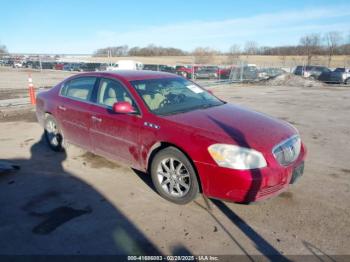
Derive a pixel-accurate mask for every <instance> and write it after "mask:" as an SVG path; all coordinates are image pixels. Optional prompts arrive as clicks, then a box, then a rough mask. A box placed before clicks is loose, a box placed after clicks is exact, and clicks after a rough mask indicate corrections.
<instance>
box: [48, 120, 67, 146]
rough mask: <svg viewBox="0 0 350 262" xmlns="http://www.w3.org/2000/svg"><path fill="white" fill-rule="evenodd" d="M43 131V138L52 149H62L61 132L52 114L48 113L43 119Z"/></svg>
mask: <svg viewBox="0 0 350 262" xmlns="http://www.w3.org/2000/svg"><path fill="white" fill-rule="evenodd" d="M44 133H45V140H46V142H47V144H48V145H49V147H50V148H51V149H52V150H53V151H56V152H59V151H63V150H64V148H63V135H62V132H61V130H60V128H59V126H58V124H57V121H56V119H55V118H54V117H53V116H52V115H48V116H47V117H46V119H45V131H44Z"/></svg>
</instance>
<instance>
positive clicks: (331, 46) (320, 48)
mask: <svg viewBox="0 0 350 262" xmlns="http://www.w3.org/2000/svg"><path fill="white" fill-rule="evenodd" d="M93 55H94V56H183V55H192V56H194V57H195V58H196V60H197V61H198V62H201V61H200V60H208V59H209V58H210V57H212V56H214V55H227V56H229V57H231V59H232V60H234V59H235V57H239V56H240V55H274V56H301V55H303V56H307V60H308V62H309V63H310V61H311V59H312V57H313V56H316V55H323V56H328V60H329V63H330V62H331V60H332V57H333V56H334V55H350V35H349V36H348V38H347V39H345V38H344V36H343V34H342V33H340V32H338V31H331V32H328V33H325V34H323V35H321V34H308V35H305V36H302V37H301V38H300V40H299V44H297V45H288V46H276V47H271V46H260V45H259V44H258V42H256V41H247V42H246V43H245V44H244V46H240V45H237V44H234V45H232V46H231V47H230V48H229V50H228V51H226V52H222V51H219V50H215V49H213V48H209V47H198V48H195V49H194V50H193V51H192V52H187V51H184V50H181V49H179V48H173V47H160V46H156V45H154V44H151V45H148V46H146V47H132V48H129V47H128V46H127V45H122V46H115V47H106V48H101V49H98V50H96V51H95V52H94V54H93Z"/></svg>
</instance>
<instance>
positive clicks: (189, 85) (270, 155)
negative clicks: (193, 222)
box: [36, 70, 306, 204]
mask: <svg viewBox="0 0 350 262" xmlns="http://www.w3.org/2000/svg"><path fill="white" fill-rule="evenodd" d="M36 115H37V118H38V121H39V123H40V124H41V125H42V126H43V128H44V134H45V138H46V141H47V142H48V145H49V146H50V147H51V148H52V149H53V150H55V151H60V150H62V149H63V147H64V145H65V141H66V142H70V143H73V144H76V145H78V146H80V147H83V148H84V149H86V150H88V151H91V152H93V153H95V154H97V155H101V156H103V157H106V158H109V159H111V160H114V161H122V162H124V163H125V164H128V165H130V166H132V167H133V168H135V169H137V170H141V171H143V172H149V173H150V175H151V178H152V181H153V184H154V187H155V189H156V190H157V191H158V193H159V194H160V195H161V196H162V197H164V198H165V199H167V200H169V201H172V202H174V203H177V204H186V203H188V202H190V201H192V200H194V199H195V198H196V196H197V195H198V194H199V192H201V193H203V194H204V195H206V196H208V197H213V198H219V199H225V200H229V201H235V202H243V203H247V202H252V201H257V200H262V199H266V198H268V197H271V196H275V195H277V194H280V193H281V192H283V191H284V190H286V188H287V187H288V185H289V184H293V183H295V181H296V180H297V179H298V178H299V177H300V176H301V175H302V173H303V170H304V159H305V156H306V149H305V146H304V144H303V143H302V141H301V138H300V135H299V133H298V131H297V129H296V128H295V127H293V126H292V125H290V124H289V123H287V122H285V121H282V120H278V119H275V118H273V117H270V116H267V115H264V114H262V113H258V112H255V111H253V110H250V109H247V108H244V107H241V106H238V105H235V104H229V103H227V102H225V101H222V100H221V99H218V98H217V97H215V96H214V95H212V94H211V93H210V92H208V91H206V90H205V89H203V88H201V87H200V86H198V85H197V84H195V83H193V82H191V81H189V80H187V79H184V78H183V77H179V76H175V75H174V74H169V73H164V72H152V71H145V70H143V71H136V70H133V71H131V70H126V71H116V72H98V73H84V74H77V75H74V76H72V77H70V78H68V79H66V80H64V81H63V82H61V83H59V84H57V85H56V86H55V87H53V88H52V89H50V90H48V91H43V92H40V93H39V94H38V96H37V104H36ZM121 186H122V185H121Z"/></svg>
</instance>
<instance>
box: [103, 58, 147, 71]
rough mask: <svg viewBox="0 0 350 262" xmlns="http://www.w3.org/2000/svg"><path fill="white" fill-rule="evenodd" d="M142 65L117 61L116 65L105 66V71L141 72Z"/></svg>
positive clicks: (136, 62)
mask: <svg viewBox="0 0 350 262" xmlns="http://www.w3.org/2000/svg"><path fill="white" fill-rule="evenodd" d="M142 69H143V63H141V62H138V61H133V60H119V61H117V63H113V64H110V65H109V66H107V68H106V70H107V71H117V70H142Z"/></svg>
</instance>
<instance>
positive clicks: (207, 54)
mask: <svg viewBox="0 0 350 262" xmlns="http://www.w3.org/2000/svg"><path fill="white" fill-rule="evenodd" d="M218 53H219V52H218V51H216V50H214V49H211V48H209V47H197V48H196V49H195V50H194V51H193V52H192V54H193V56H194V59H195V63H196V64H210V63H213V60H214V56H215V55H217V54H218Z"/></svg>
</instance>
